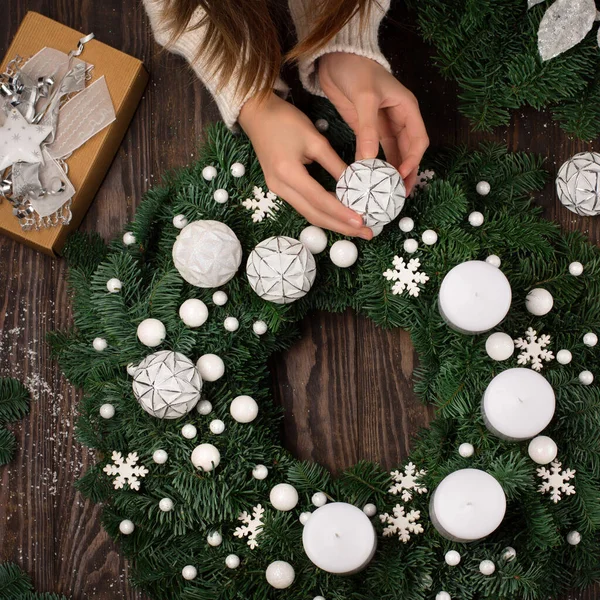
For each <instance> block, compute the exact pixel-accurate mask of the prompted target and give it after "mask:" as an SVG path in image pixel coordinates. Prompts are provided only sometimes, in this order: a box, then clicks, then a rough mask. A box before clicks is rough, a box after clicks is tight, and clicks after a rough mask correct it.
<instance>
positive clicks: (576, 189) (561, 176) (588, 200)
mask: <svg viewBox="0 0 600 600" xmlns="http://www.w3.org/2000/svg"><path fill="white" fill-rule="evenodd" d="M556 192H557V194H558V198H559V200H560V201H561V202H562V203H563V204H564V205H565V206H566V207H567V208H568V209H569V210H571V211H573V212H574V213H577V214H578V215H582V216H588V217H593V216H594V215H597V214H600V154H598V153H597V152H581V153H579V154H576V155H575V156H573V157H572V158H570V159H569V160H568V161H567V162H566V163H564V164H563V166H562V167H561V168H560V169H559V171H558V176H557V177H556Z"/></svg>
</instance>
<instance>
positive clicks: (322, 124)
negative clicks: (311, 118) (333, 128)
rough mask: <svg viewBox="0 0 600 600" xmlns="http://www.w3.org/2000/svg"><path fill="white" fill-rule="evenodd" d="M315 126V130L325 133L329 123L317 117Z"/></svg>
mask: <svg viewBox="0 0 600 600" xmlns="http://www.w3.org/2000/svg"><path fill="white" fill-rule="evenodd" d="M315 127H316V128H317V131H320V132H321V133H325V132H326V131H327V130H328V129H329V123H328V122H327V121H326V120H325V119H317V120H316V121H315Z"/></svg>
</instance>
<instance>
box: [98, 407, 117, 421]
mask: <svg viewBox="0 0 600 600" xmlns="http://www.w3.org/2000/svg"><path fill="white" fill-rule="evenodd" d="M100 416H101V417H102V418H103V419H112V418H113V417H114V416H115V407H114V406H113V405H112V404H103V405H102V406H101V407H100Z"/></svg>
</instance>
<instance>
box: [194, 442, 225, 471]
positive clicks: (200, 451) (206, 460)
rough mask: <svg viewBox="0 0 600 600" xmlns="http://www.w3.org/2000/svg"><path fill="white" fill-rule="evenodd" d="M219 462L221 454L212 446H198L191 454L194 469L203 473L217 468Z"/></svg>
mask: <svg viewBox="0 0 600 600" xmlns="http://www.w3.org/2000/svg"><path fill="white" fill-rule="evenodd" d="M220 462H221V453H220V452H219V449H218V448H217V447H215V446H213V445H212V444H200V445H199V446H196V447H195V448H194V451H193V452H192V464H193V465H194V466H195V467H196V469H202V470H203V471H212V470H213V469H216V468H217V467H218V466H219V463H220Z"/></svg>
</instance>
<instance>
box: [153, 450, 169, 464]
mask: <svg viewBox="0 0 600 600" xmlns="http://www.w3.org/2000/svg"><path fill="white" fill-rule="evenodd" d="M168 458H169V455H168V454H167V452H166V450H160V449H159V450H155V451H154V452H153V453H152V460H153V461H154V462H155V463H156V464H157V465H164V464H165V463H166V462H167V460H168Z"/></svg>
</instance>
